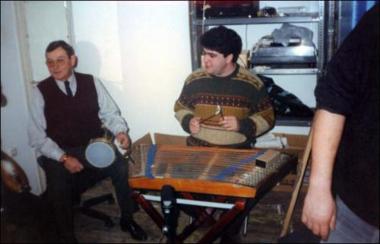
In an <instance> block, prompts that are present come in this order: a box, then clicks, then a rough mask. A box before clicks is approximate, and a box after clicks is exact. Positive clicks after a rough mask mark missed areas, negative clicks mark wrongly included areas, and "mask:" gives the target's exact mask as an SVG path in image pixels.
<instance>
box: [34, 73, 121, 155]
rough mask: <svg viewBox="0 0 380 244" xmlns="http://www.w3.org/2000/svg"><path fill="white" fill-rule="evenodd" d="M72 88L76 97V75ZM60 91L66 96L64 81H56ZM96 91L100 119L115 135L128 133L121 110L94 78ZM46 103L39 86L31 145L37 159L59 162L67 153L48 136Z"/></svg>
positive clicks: (72, 79) (72, 77) (72, 78)
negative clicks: (43, 158)
mask: <svg viewBox="0 0 380 244" xmlns="http://www.w3.org/2000/svg"><path fill="white" fill-rule="evenodd" d="M68 81H69V83H70V88H71V91H72V93H73V96H75V94H76V91H77V81H76V78H75V75H71V76H70V77H69V79H68ZM55 82H56V84H57V85H58V87H59V89H60V90H61V91H62V92H63V93H65V94H66V89H65V84H64V81H59V80H56V81H55ZM94 83H95V89H96V92H97V95H98V104H99V119H100V121H101V122H102V123H103V124H104V125H105V126H106V127H107V128H108V129H109V130H110V131H111V132H112V133H113V134H114V135H116V134H118V133H120V132H127V130H128V125H127V122H126V121H125V120H124V119H123V117H122V116H121V113H120V110H119V108H118V107H117V105H116V104H115V102H114V101H113V100H112V98H111V96H110V95H109V94H108V92H107V90H106V89H105V87H104V86H103V84H102V83H101V81H100V80H99V79H97V78H95V77H94ZM44 107H45V101H44V98H43V96H42V94H41V91H40V90H39V88H38V87H37V86H35V87H34V88H33V102H32V105H31V119H30V120H29V126H28V135H29V145H30V146H31V147H32V148H34V149H35V150H36V154H37V157H39V156H41V155H44V156H46V157H48V158H51V159H54V160H57V161H58V160H59V159H60V158H61V157H62V155H63V154H64V153H65V152H64V151H63V150H62V149H61V148H60V147H59V146H58V144H57V143H56V142H54V141H53V140H52V139H51V138H49V137H48V136H47V135H46V127H47V125H46V118H45V113H44Z"/></svg>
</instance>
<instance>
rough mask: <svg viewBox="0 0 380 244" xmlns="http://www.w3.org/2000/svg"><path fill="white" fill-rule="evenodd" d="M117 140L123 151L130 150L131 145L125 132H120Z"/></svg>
mask: <svg viewBox="0 0 380 244" xmlns="http://www.w3.org/2000/svg"><path fill="white" fill-rule="evenodd" d="M116 140H117V141H118V142H119V143H120V147H121V148H123V149H128V148H129V144H130V143H131V142H130V140H129V137H128V135H127V134H126V133H125V132H120V133H118V134H117V135H116Z"/></svg>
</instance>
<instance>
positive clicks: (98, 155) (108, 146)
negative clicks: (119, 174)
mask: <svg viewBox="0 0 380 244" xmlns="http://www.w3.org/2000/svg"><path fill="white" fill-rule="evenodd" d="M85 155H86V159H87V161H88V162H89V163H90V164H91V165H92V166H94V167H96V168H106V167H108V166H110V165H111V164H112V163H113V162H114V161H115V158H116V155H115V147H114V145H113V144H112V143H111V142H110V141H108V140H106V139H105V138H97V139H94V140H92V141H91V142H90V143H89V144H88V146H87V148H86V152H85Z"/></svg>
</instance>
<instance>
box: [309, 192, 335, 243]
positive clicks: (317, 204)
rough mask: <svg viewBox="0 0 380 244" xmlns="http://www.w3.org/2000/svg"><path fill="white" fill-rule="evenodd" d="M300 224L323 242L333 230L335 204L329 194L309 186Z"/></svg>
mask: <svg viewBox="0 0 380 244" xmlns="http://www.w3.org/2000/svg"><path fill="white" fill-rule="evenodd" d="M302 222H303V223H304V224H305V225H306V226H307V227H308V228H309V229H310V230H311V231H312V232H313V233H314V235H317V236H320V237H321V238H322V239H323V240H327V237H328V236H329V233H330V230H334V229H335V224H336V204H335V200H334V198H333V196H332V194H331V192H330V191H329V190H328V191H326V190H325V189H320V187H318V186H315V187H313V186H310V187H309V190H308V193H307V195H306V197H305V202H304V206H303V210H302Z"/></svg>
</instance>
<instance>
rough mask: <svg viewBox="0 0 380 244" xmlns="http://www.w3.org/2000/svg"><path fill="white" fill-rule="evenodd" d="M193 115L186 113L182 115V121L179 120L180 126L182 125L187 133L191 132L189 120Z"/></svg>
mask: <svg viewBox="0 0 380 244" xmlns="http://www.w3.org/2000/svg"><path fill="white" fill-rule="evenodd" d="M193 117H194V115H192V114H188V115H186V116H185V117H183V119H182V122H181V126H182V128H183V130H184V131H186V132H187V133H189V134H190V133H191V132H190V120H191V119H192V118H193Z"/></svg>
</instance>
